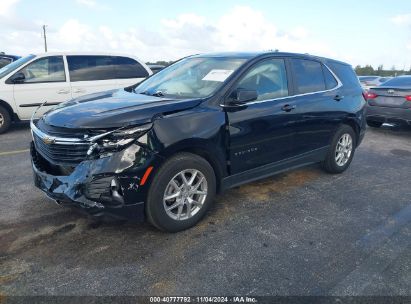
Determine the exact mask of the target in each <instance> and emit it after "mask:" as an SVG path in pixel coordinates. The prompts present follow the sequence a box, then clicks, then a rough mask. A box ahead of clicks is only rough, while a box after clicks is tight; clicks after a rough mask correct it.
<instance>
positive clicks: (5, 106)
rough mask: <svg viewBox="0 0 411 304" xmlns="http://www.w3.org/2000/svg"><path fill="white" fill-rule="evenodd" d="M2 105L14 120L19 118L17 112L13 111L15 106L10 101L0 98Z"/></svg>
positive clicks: (0, 104)
mask: <svg viewBox="0 0 411 304" xmlns="http://www.w3.org/2000/svg"><path fill="white" fill-rule="evenodd" d="M0 106H3V107H4V108H5V109H6V110H7V111H8V112H9V114H10V117H11V120H12V121H17V120H18V117H17V114H16V113H15V112H14V111H13V108H12V107H11V105H10V104H9V103H8V102H6V101H4V100H2V99H0Z"/></svg>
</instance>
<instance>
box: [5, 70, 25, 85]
mask: <svg viewBox="0 0 411 304" xmlns="http://www.w3.org/2000/svg"><path fill="white" fill-rule="evenodd" d="M25 79H26V76H24V74H23V73H21V72H18V73H16V74H14V75H13V76H11V77H10V79H9V81H10V82H12V83H23V82H24V80H25Z"/></svg>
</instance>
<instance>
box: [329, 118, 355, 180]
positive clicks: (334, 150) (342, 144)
mask: <svg viewBox="0 0 411 304" xmlns="http://www.w3.org/2000/svg"><path fill="white" fill-rule="evenodd" d="M356 145H357V137H356V134H355V132H354V130H353V129H352V128H351V127H350V126H348V125H342V126H341V127H340V128H339V129H338V130H337V132H335V134H334V137H333V139H332V141H331V147H330V149H329V151H328V153H327V156H326V158H325V160H324V161H323V163H322V167H323V169H324V170H325V171H327V172H328V173H334V174H335V173H336V174H339V173H342V172H344V171H345V170H347V168H348V167H349V166H350V164H351V161H352V159H353V157H354V152H355V147H356Z"/></svg>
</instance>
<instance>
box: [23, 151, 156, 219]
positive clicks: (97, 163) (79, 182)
mask: <svg viewBox="0 0 411 304" xmlns="http://www.w3.org/2000/svg"><path fill="white" fill-rule="evenodd" d="M31 156H32V167H33V173H34V184H35V186H36V187H37V188H39V189H40V190H42V191H44V192H45V193H46V194H47V196H48V197H50V198H51V199H53V200H55V201H56V202H57V203H59V204H61V205H66V206H71V207H76V208H77V209H80V210H82V211H85V212H86V213H88V214H90V215H94V216H102V215H109V216H112V217H117V218H125V219H130V220H137V221H142V220H144V202H145V200H146V197H147V192H148V185H149V182H148V183H147V184H145V183H144V184H142V183H141V181H142V177H143V176H144V174H145V173H146V172H147V171H148V169H149V168H150V167H153V166H155V165H156V163H158V161H159V160H158V156H157V154H155V153H154V152H152V151H150V150H149V149H145V148H143V147H141V146H139V145H137V144H133V145H131V146H129V147H128V148H126V149H124V150H123V151H120V152H115V153H112V154H111V155H110V156H107V157H104V158H97V159H87V160H84V161H82V162H81V163H79V164H78V165H77V166H76V167H74V168H73V169H72V171H70V172H69V174H67V175H66V174H64V175H61V174H58V173H56V172H61V171H59V170H56V168H55V166H53V165H52V164H50V163H49V162H48V161H47V160H46V159H45V158H43V157H42V155H41V154H40V153H38V152H37V151H36V148H35V145H34V144H33V143H32V144H31ZM151 170H152V168H151V169H150V170H149V171H150V172H151ZM150 178H151V175H150V176H149V177H148V179H147V178H145V181H144V182H146V180H147V181H149V179H150Z"/></svg>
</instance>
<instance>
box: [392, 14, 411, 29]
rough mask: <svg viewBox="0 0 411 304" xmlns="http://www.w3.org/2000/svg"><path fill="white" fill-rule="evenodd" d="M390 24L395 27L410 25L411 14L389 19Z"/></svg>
mask: <svg viewBox="0 0 411 304" xmlns="http://www.w3.org/2000/svg"><path fill="white" fill-rule="evenodd" d="M391 22H392V23H394V24H396V25H405V26H408V25H411V14H401V15H397V16H394V17H392V18H391Z"/></svg>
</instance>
